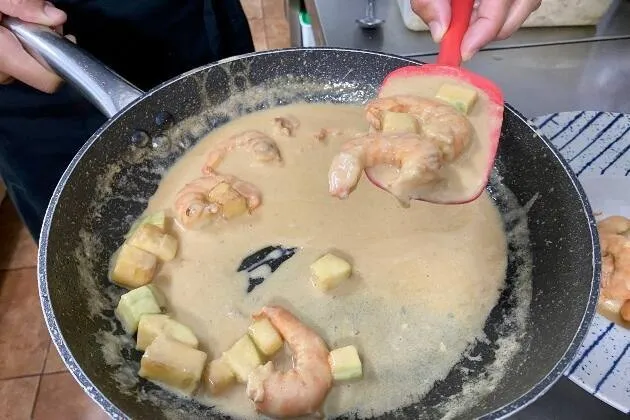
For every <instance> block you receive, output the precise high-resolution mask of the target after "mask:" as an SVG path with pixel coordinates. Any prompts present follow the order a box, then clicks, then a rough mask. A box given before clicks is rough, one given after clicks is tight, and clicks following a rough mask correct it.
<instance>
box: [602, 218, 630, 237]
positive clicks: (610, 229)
mask: <svg viewBox="0 0 630 420" xmlns="http://www.w3.org/2000/svg"><path fill="white" fill-rule="evenodd" d="M597 230H598V231H599V232H600V233H603V234H604V233H607V234H615V235H623V236H630V219H627V218H625V217H623V216H610V217H607V218H605V219H603V220H601V221H600V222H598V223H597Z"/></svg>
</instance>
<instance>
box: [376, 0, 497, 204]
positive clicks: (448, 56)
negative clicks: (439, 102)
mask: <svg viewBox="0 0 630 420" xmlns="http://www.w3.org/2000/svg"><path fill="white" fill-rule="evenodd" d="M473 1H474V0H453V1H452V2H451V7H452V17H451V23H450V25H449V28H448V30H447V31H446V33H445V34H444V38H443V40H442V42H441V44H440V51H439V54H438V58H437V63H436V64H424V65H414V66H406V67H401V68H399V69H397V70H394V71H393V72H391V73H390V74H389V75H388V76H387V77H386V78H385V80H384V81H383V84H382V85H381V88H380V91H379V96H387V94H388V93H387V92H388V90H389V89H388V88H389V87H390V86H391V85H394V84H398V86H401V82H402V83H405V85H402V86H403V87H404V86H407V85H409V86H412V85H413V83H410V82H411V81H412V80H413V79H414V78H426V77H430V76H438V77H440V78H442V79H452V80H453V82H454V83H456V84H458V85H464V86H469V87H471V88H474V89H476V91H477V94H478V95H481V96H484V99H485V100H484V101H477V104H476V105H475V106H481V105H479V104H484V105H483V106H485V108H484V109H483V115H484V116H485V117H484V120H486V119H487V121H484V122H483V123H484V124H487V130H484V135H477V136H476V138H475V139H474V141H479V142H487V145H484V148H483V149H484V152H485V153H486V154H487V156H486V157H487V160H486V165H485V167H482V168H478V169H477V170H476V172H477V173H468V174H467V176H472V177H477V182H470V183H468V182H466V183H465V184H466V186H465V187H462V186H461V185H460V186H459V188H458V189H457V190H456V191H454V192H452V193H450V194H432V193H427V189H419V190H417V191H414V192H412V193H411V194H410V198H411V199H414V200H421V201H428V202H433V203H440V204H462V203H467V202H470V201H473V200H475V199H476V198H477V197H479V196H480V195H481V193H482V192H483V191H484V189H485V187H486V185H487V183H488V178H489V177H490V172H491V170H492V167H493V165H494V159H495V156H496V152H497V147H498V143H499V136H500V135H501V125H502V123H503V108H504V102H503V93H502V92H501V89H500V88H499V87H498V86H497V85H496V84H494V83H493V82H492V81H490V80H488V79H486V78H484V77H482V76H480V75H478V74H475V73H473V72H470V71H468V70H465V69H463V68H462V67H460V65H461V62H462V56H461V44H462V39H463V38H464V34H465V32H466V30H467V29H468V26H469V23H470V16H471V14H472V9H473ZM412 89H413V88H412V87H410V90H412ZM398 90H400V89H398ZM405 93H407V94H414V92H413V91H409V92H405ZM365 174H366V176H367V178H368V179H369V180H370V181H371V182H372V183H373V184H375V185H376V186H378V187H380V188H383V189H385V190H387V187H385V186H384V185H385V182H382V181H381V180H380V179H379V175H378V174H379V172H378V171H377V170H375V168H367V169H366V170H365ZM446 188H448V187H446Z"/></svg>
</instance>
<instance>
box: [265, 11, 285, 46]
mask: <svg viewBox="0 0 630 420" xmlns="http://www.w3.org/2000/svg"><path fill="white" fill-rule="evenodd" d="M265 32H266V33H267V46H268V47H269V49H276V48H287V47H290V46H291V35H290V32H289V22H287V21H286V20H285V19H267V18H265Z"/></svg>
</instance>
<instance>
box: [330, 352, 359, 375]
mask: <svg viewBox="0 0 630 420" xmlns="http://www.w3.org/2000/svg"><path fill="white" fill-rule="evenodd" d="M328 363H329V364H330V369H331V371H332V375H333V379H335V380H336V381H346V380H350V379H357V378H361V377H362V376H363V366H362V365H361V359H360V358H359V353H358V352H357V349H356V348H355V347H354V346H346V347H341V348H338V349H335V350H333V351H331V352H330V354H329V356H328Z"/></svg>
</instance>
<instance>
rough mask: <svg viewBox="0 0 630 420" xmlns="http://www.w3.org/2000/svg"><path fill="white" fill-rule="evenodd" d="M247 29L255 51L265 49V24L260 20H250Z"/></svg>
mask: <svg viewBox="0 0 630 420" xmlns="http://www.w3.org/2000/svg"><path fill="white" fill-rule="evenodd" d="M249 29H250V31H251V33H252V38H253V40H254V47H255V48H256V51H264V50H266V49H267V34H266V33H265V22H264V21H263V20H262V19H250V20H249Z"/></svg>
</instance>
